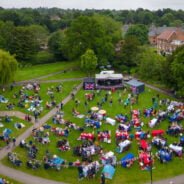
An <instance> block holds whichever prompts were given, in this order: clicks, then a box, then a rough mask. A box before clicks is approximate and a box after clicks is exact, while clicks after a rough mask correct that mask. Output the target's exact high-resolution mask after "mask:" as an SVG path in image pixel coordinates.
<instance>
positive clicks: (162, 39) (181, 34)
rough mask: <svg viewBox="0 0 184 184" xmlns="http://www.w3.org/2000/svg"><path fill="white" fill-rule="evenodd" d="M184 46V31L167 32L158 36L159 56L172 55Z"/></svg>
mask: <svg viewBox="0 0 184 184" xmlns="http://www.w3.org/2000/svg"><path fill="white" fill-rule="evenodd" d="M181 45H184V31H183V30H181V29H177V30H165V31H164V32H162V33H161V34H160V35H159V36H157V51H158V53H159V54H165V55H168V54H171V53H172V52H173V51H174V50H176V48H177V47H179V46H181Z"/></svg>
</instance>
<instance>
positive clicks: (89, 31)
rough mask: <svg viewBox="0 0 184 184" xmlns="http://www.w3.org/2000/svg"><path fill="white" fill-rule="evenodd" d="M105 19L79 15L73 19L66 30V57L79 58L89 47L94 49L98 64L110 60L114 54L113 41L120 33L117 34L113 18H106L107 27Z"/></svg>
mask: <svg viewBox="0 0 184 184" xmlns="http://www.w3.org/2000/svg"><path fill="white" fill-rule="evenodd" d="M105 21H106V18H104V17H101V19H98V18H97V17H96V16H92V17H88V16H81V17H79V18H77V19H76V20H74V21H73V22H72V24H71V27H70V28H69V29H68V30H67V31H66V45H65V48H66V54H67V56H68V58H70V59H76V58H79V57H80V56H81V55H82V54H84V52H85V51H86V49H88V48H89V49H92V50H94V52H95V54H96V55H97V57H98V59H99V64H101V63H102V61H103V63H107V61H109V60H111V59H112V57H113V55H114V49H115V45H114V42H116V41H117V37H119V36H120V35H121V34H119V36H118V34H117V26H116V24H115V23H114V21H113V20H111V19H110V20H109V19H108V20H107V22H108V23H109V24H111V27H107V26H106V25H105ZM113 25H114V26H113ZM119 31H120V27H119ZM110 33H111V34H110Z"/></svg>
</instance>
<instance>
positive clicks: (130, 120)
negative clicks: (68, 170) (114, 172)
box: [21, 89, 184, 183]
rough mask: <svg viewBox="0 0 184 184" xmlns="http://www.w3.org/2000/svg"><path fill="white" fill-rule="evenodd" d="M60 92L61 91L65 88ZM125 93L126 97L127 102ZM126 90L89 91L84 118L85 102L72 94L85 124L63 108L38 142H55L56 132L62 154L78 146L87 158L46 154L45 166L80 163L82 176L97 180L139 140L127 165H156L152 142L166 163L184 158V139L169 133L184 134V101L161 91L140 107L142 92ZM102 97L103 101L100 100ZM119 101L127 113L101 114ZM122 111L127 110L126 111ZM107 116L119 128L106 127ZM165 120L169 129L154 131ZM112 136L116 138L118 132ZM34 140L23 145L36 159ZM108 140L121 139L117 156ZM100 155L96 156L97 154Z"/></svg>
mask: <svg viewBox="0 0 184 184" xmlns="http://www.w3.org/2000/svg"><path fill="white" fill-rule="evenodd" d="M57 90H58V91H59V89H57ZM52 91H53V89H49V90H48V94H49V95H51V98H53V97H52ZM113 93H117V95H118V98H113V95H112V94H113ZM122 94H123V95H124V100H123V98H122ZM125 94H126V93H125V92H123V93H122V92H120V91H118V92H116V91H106V92H105V94H103V93H102V91H100V90H97V91H93V92H90V93H86V94H85V95H84V104H83V106H84V107H85V112H83V113H84V118H81V117H79V115H81V114H82V113H80V107H81V105H82V103H81V102H80V100H78V99H77V98H76V97H75V95H74V94H71V97H72V100H73V102H74V103H73V104H74V106H73V107H71V108H72V112H71V113H72V115H73V117H74V118H81V122H82V121H83V122H84V124H83V126H81V124H80V125H78V123H74V122H72V121H71V120H66V119H65V114H64V112H63V109H62V108H63V106H62V107H61V108H60V109H59V110H58V111H57V113H56V114H55V115H54V116H53V117H52V125H44V126H42V127H39V128H38V129H35V130H33V132H32V135H33V142H34V143H39V144H42V145H44V146H46V145H47V144H50V143H51V136H55V137H56V140H57V143H56V149H58V150H60V151H61V152H62V151H69V150H72V151H73V154H74V155H75V156H78V157H79V158H80V160H81V161H76V162H71V161H66V160H64V159H62V158H60V157H59V156H57V155H52V156H51V155H49V154H48V153H46V154H45V156H44V159H43V162H44V168H45V169H49V168H55V169H57V170H60V168H61V167H64V166H66V165H68V167H70V166H75V167H77V168H78V174H79V179H80V180H81V179H82V178H85V177H89V178H92V177H94V175H95V174H96V173H97V172H98V171H99V168H100V167H103V166H105V165H107V164H110V165H111V166H112V167H116V165H117V164H118V163H119V161H117V159H116V156H115V155H116V154H120V153H122V152H126V151H127V150H129V151H131V149H130V148H131V145H132V144H134V143H137V150H138V155H137V157H136V159H130V161H129V162H128V161H126V162H125V163H126V164H124V166H125V165H126V166H127V167H130V166H132V165H133V163H134V161H135V160H137V161H138V162H139V165H140V168H141V169H149V168H150V167H152V166H153V164H154V157H153V154H150V152H151V149H152V146H155V147H156V149H157V152H156V154H154V155H155V156H156V158H158V159H159V160H160V162H161V163H165V162H167V161H171V160H172V158H173V156H177V157H179V158H182V154H183V145H184V143H183V142H184V141H183V142H181V141H178V142H168V140H167V138H166V137H167V136H170V135H172V136H175V137H182V136H183V135H182V134H183V126H182V123H181V122H182V121H183V119H184V104H183V103H180V102H178V103H177V102H173V101H169V100H164V99H161V98H160V96H159V95H157V96H156V97H153V98H152V99H150V100H151V101H152V105H151V107H146V108H144V109H136V108H134V104H138V103H140V102H139V95H138V94H131V93H129V94H128V95H127V96H126V97H125ZM97 98H98V100H96V99H97ZM115 100H117V102H116V103H118V104H119V105H120V107H121V108H124V109H125V110H126V113H125V114H123V113H121V112H119V113H118V114H117V115H116V116H114V117H112V116H110V115H109V114H110V113H109V112H108V111H107V110H104V113H100V112H99V111H100V110H103V108H105V107H106V105H109V107H110V108H112V107H114V106H113V104H114V103H115ZM94 102H95V103H96V108H93V109H92V107H91V106H90V104H92V103H93V104H94ZM127 106H129V107H130V108H129V109H130V111H128V108H127ZM84 107H83V108H84ZM118 110H119V109H117V111H118ZM119 111H121V109H120V110H119ZM107 118H111V119H112V120H114V121H115V125H117V123H118V125H117V126H116V129H115V131H114V132H112V131H111V128H109V127H110V126H111V125H108V126H105V129H103V128H104V126H103V125H104V124H105V123H107V121H106V120H107ZM153 119H156V121H154V122H153V121H152V120H153ZM164 120H167V121H168V123H169V125H168V129H167V130H162V129H161V130H160V129H156V130H155V129H153V128H155V127H156V128H157V127H159V124H161V123H163V122H164ZM97 122H99V124H97ZM112 126H114V124H112ZM107 127H108V128H107ZM73 131H75V132H77V133H76V134H77V135H79V136H78V138H77V140H76V141H77V144H75V146H74V145H73V143H71V142H70V140H71V139H70V137H71V133H72V132H73ZM90 131H91V132H90ZM112 134H113V135H115V136H112ZM113 139H114V140H113ZM33 142H31V143H30V142H29V143H28V144H27V143H21V146H22V147H26V149H27V150H28V155H29V158H31V159H36V155H37V154H38V153H39V150H38V149H37V147H36V146H35V144H34V143H33ZM75 143H76V142H75ZM103 143H108V144H113V143H116V147H117V149H115V150H111V152H116V151H117V153H115V154H112V157H110V156H109V157H108V156H107V155H106V153H107V150H105V149H104V147H103V146H102V145H103ZM72 145H73V146H72ZM134 145H135V144H134ZM94 155H96V156H95V157H94ZM94 158H95V160H94ZM96 158H99V160H96ZM101 158H103V159H101ZM35 162H36V161H35ZM35 162H33V163H35ZM27 164H29V163H27ZM33 165H34V164H33ZM36 168H37V167H36ZM105 177H106V176H105V175H104V174H102V176H101V182H102V183H104V178H105Z"/></svg>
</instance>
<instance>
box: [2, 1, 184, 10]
mask: <svg viewBox="0 0 184 184" xmlns="http://www.w3.org/2000/svg"><path fill="white" fill-rule="evenodd" d="M0 6H1V7H3V8H22V7H32V8H37V7H48V8H51V7H58V8H63V9H67V8H75V9H86V8H88V9H92V8H94V9H137V8H140V7H141V8H144V9H150V10H157V9H163V8H171V9H184V0H0Z"/></svg>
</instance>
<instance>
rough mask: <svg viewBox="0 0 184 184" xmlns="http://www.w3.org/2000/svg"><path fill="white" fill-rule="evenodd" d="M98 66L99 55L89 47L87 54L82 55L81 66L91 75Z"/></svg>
mask: <svg viewBox="0 0 184 184" xmlns="http://www.w3.org/2000/svg"><path fill="white" fill-rule="evenodd" d="M96 67H97V57H96V55H95V53H94V51H93V50H91V49H88V50H87V51H86V52H85V54H83V55H82V56H81V68H82V70H83V71H84V72H86V73H87V75H88V76H90V75H91V74H92V73H93V72H94V70H95V69H96Z"/></svg>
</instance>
